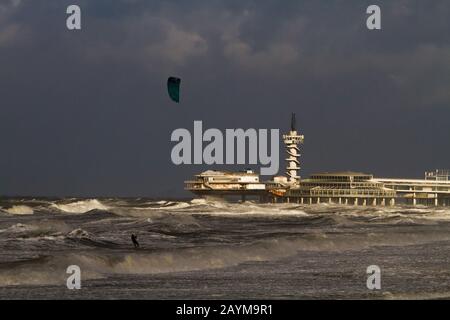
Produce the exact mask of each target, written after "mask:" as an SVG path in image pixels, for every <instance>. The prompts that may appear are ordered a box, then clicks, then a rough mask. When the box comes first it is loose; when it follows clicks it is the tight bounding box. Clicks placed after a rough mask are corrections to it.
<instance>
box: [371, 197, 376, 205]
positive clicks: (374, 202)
mask: <svg viewBox="0 0 450 320" xmlns="http://www.w3.org/2000/svg"><path fill="white" fill-rule="evenodd" d="M372 205H373V206H376V205H377V198H373V200H372Z"/></svg>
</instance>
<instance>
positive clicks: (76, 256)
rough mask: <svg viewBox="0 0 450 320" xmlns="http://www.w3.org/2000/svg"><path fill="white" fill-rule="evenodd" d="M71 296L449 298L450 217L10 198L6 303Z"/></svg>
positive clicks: (1, 215)
mask: <svg viewBox="0 0 450 320" xmlns="http://www.w3.org/2000/svg"><path fill="white" fill-rule="evenodd" d="M132 233H134V234H136V235H137V236H138V240H139V242H140V245H141V248H140V249H134V248H133V245H132V243H131V239H130V236H131V234H132ZM69 265H78V266H79V267H80V268H81V276H82V280H81V281H82V282H81V286H82V288H81V289H80V290H69V289H67V286H66V279H67V277H68V276H69V274H67V273H66V268H67V267H68V266H69ZM370 265H377V266H379V267H380V268H381V290H375V291H372V290H369V289H367V287H366V280H367V276H368V275H367V274H366V269H367V267H368V266H370ZM61 298H62V299H84V298H87V299H167V298H170V299H350V298H356V299H396V298H397V299H429V298H432V299H433V298H450V209H449V208H445V207H439V208H426V207H415V208H412V207H354V206H336V205H326V204H320V205H295V204H256V203H251V202H247V203H244V204H239V203H234V204H232V203H221V202H206V201H205V200H192V201H163V200H160V201H155V200H150V199H56V200H55V199H53V200H51V199H3V200H1V201H0V299H61Z"/></svg>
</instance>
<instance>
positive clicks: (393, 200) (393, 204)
mask: <svg viewBox="0 0 450 320" xmlns="http://www.w3.org/2000/svg"><path fill="white" fill-rule="evenodd" d="M390 205H391V206H395V199H394V198H392V199H391V201H390Z"/></svg>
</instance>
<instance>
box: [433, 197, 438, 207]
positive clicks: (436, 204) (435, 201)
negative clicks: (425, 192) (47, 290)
mask: <svg viewBox="0 0 450 320" xmlns="http://www.w3.org/2000/svg"><path fill="white" fill-rule="evenodd" d="M434 205H435V206H436V207H437V206H438V205H439V201H438V197H437V194H436V198H434Z"/></svg>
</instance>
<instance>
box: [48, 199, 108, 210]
mask: <svg viewBox="0 0 450 320" xmlns="http://www.w3.org/2000/svg"><path fill="white" fill-rule="evenodd" d="M52 207H53V208H56V209H58V210H60V211H62V212H67V213H86V212H89V211H92V210H109V209H110V208H109V207H108V206H106V205H104V204H103V203H101V202H100V201H98V200H97V199H90V200H81V201H76V202H72V203H68V204H57V203H54V204H52Z"/></svg>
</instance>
